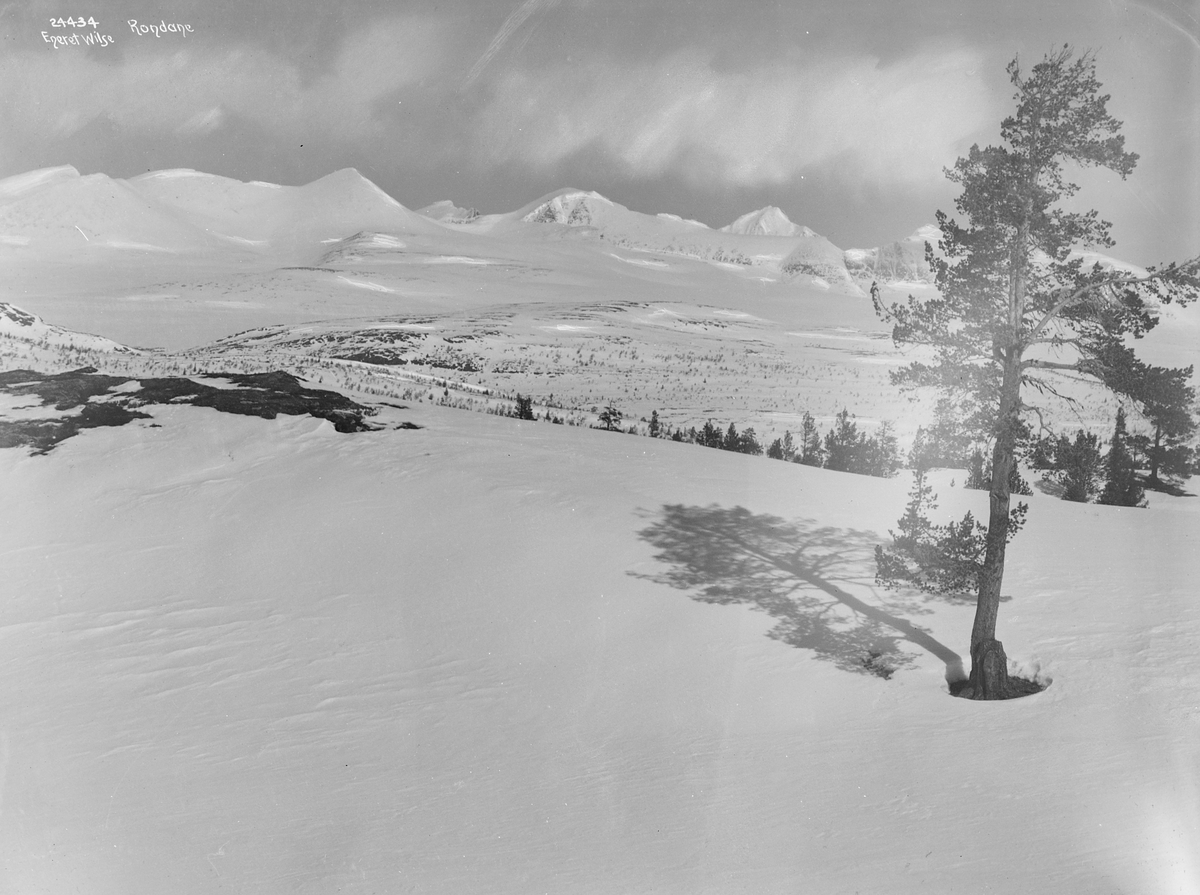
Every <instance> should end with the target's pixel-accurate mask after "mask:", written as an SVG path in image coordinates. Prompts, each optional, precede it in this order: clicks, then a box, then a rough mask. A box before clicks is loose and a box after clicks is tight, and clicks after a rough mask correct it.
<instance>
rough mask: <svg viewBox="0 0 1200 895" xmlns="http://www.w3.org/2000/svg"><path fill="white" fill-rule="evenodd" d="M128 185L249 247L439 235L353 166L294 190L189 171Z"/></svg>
mask: <svg viewBox="0 0 1200 895" xmlns="http://www.w3.org/2000/svg"><path fill="white" fill-rule="evenodd" d="M130 183H131V186H132V187H133V188H134V189H136V190H138V191H139V192H141V193H142V194H143V195H146V196H149V197H153V198H154V199H155V200H157V201H158V202H160V203H162V204H165V205H169V206H171V207H173V208H177V209H179V210H180V211H181V212H183V213H184V214H186V215H187V216H189V217H193V218H199V219H201V220H204V221H205V222H206V223H207V224H208V225H209V226H211V227H212V229H213V230H214V231H215V232H219V234H220V235H222V236H225V237H227V238H233V239H235V240H238V241H241V242H244V243H247V244H251V245H262V246H270V247H278V248H286V249H295V248H299V247H305V246H314V245H319V244H321V243H323V242H328V241H330V240H334V239H342V238H344V237H347V236H350V235H351V234H353V233H356V232H358V231H362V230H373V231H379V232H383V233H393V234H398V235H399V234H414V233H426V234H429V233H437V232H439V231H440V230H441V228H439V227H438V226H437V225H436V224H434V223H433V222H431V221H430V220H429V219H428V218H426V217H424V216H423V215H420V214H417V213H416V212H413V211H410V210H408V209H407V208H405V207H404V206H403V205H401V204H400V203H399V202H397V201H396V200H395V199H393V198H392V197H391V196H389V195H387V193H385V192H384V191H383V190H381V189H380V188H379V187H377V186H376V185H375V184H373V183H371V181H369V180H367V179H366V178H365V177H363V176H362V175H361V174H359V173H358V171H356V170H354V169H353V168H345V169H343V170H341V171H335V172H334V173H332V174H329V175H326V176H325V177H322V178H321V179H320V180H315V181H313V182H312V183H309V184H305V185H304V186H298V187H286V186H277V185H275V184H266V183H241V182H240V181H236V180H229V179H228V178H223V177H214V176H212V175H209V174H200V173H197V172H194V171H160V172H156V173H153V174H146V175H143V176H141V177H137V178H134V179H133V180H132V181H131V182H130Z"/></svg>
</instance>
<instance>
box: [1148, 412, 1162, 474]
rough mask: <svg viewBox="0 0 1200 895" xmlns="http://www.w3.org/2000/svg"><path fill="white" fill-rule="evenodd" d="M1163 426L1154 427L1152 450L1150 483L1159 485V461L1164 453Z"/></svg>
mask: <svg viewBox="0 0 1200 895" xmlns="http://www.w3.org/2000/svg"><path fill="white" fill-rule="evenodd" d="M1161 451H1162V426H1159V425H1156V426H1155V427H1154V447H1153V448H1152V449H1151V450H1150V484H1152V485H1155V486H1157V485H1159V484H1161V483H1160V482H1159V481H1158V461H1159V459H1160V458H1161V456H1162V454H1161V453H1160V452H1161Z"/></svg>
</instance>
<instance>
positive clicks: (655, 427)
mask: <svg viewBox="0 0 1200 895" xmlns="http://www.w3.org/2000/svg"><path fill="white" fill-rule="evenodd" d="M649 432H650V437H651V438H658V437H659V436H660V435H661V434H662V423H660V422H659V421H658V411H657V410H655V411H653V412H651V414H650V429H649Z"/></svg>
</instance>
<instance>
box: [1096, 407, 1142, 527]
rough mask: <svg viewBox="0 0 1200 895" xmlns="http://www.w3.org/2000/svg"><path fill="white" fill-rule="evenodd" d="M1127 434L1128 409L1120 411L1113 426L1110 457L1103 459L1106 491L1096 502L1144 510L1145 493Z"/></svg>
mask: <svg viewBox="0 0 1200 895" xmlns="http://www.w3.org/2000/svg"><path fill="white" fill-rule="evenodd" d="M1127 441H1128V433H1127V432H1126V430H1125V408H1124V407H1118V408H1117V422H1116V425H1115V426H1114V427H1113V437H1112V443H1111V444H1110V445H1109V448H1108V456H1107V457H1105V458H1104V472H1105V477H1104V490H1103V491H1101V492H1100V496H1099V497H1098V498H1097V499H1096V502H1097V503H1103V504H1108V505H1109V506H1118V507H1144V506H1145V505H1146V492H1145V490H1144V489H1143V488H1142V483H1141V482H1140V481H1138V477H1137V470H1136V469H1135V468H1134V464H1133V457H1132V456H1131V455H1130V453H1129V447H1128V445H1127V443H1126V442H1127Z"/></svg>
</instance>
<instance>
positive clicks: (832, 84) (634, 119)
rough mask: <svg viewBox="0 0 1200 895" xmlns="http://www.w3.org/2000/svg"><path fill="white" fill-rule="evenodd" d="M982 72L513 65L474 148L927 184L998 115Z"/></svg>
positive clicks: (958, 55) (535, 160)
mask: <svg viewBox="0 0 1200 895" xmlns="http://www.w3.org/2000/svg"><path fill="white" fill-rule="evenodd" d="M983 65H984V63H983V60H982V59H981V57H979V56H977V55H975V54H974V53H972V52H969V51H966V50H955V51H950V52H945V53H935V52H926V53H922V54H920V55H917V56H913V57H910V58H908V59H906V60H904V61H901V62H897V63H895V64H892V65H888V66H886V67H881V66H880V65H879V64H878V63H877V61H876V60H875V59H874V58H872V57H867V56H846V57H841V58H810V59H801V58H791V59H786V60H783V61H778V62H755V63H753V64H750V65H747V66H744V67H743V68H741V69H739V70H718V69H717V68H716V67H715V66H714V65H713V64H712V63H711V62H710V60H709V59H708V58H707V57H704V56H702V55H700V54H697V53H694V52H692V53H689V52H684V53H677V54H674V55H672V56H670V57H667V58H664V59H661V60H658V61H654V62H650V63H644V64H635V65H628V64H625V65H619V64H616V63H614V62H609V61H606V60H603V59H592V60H588V61H585V62H582V63H577V64H559V65H555V66H552V67H550V68H547V69H543V70H538V71H534V70H528V69H525V70H514V71H511V72H509V73H508V74H507V75H505V76H503V77H501V78H499V79H497V81H496V82H495V83H494V85H493V91H494V92H493V94H492V98H491V101H490V103H489V105H488V107H487V109H486V110H485V112H484V115H483V119H482V128H483V134H482V140H481V145H482V146H486V147H488V152H489V154H490V158H491V160H492V161H501V162H516V163H524V164H527V165H529V166H532V167H535V168H551V167H553V166H555V165H556V164H558V163H559V162H561V161H563V160H565V159H568V158H569V157H571V156H573V155H575V154H577V153H580V152H583V151H585V150H586V151H598V152H600V153H601V154H602V155H603V156H605V157H606V158H608V159H609V160H610V161H611V162H612V163H613V164H614V165H616V166H617V167H618V168H620V169H621V170H622V171H623V172H624V173H625V174H627V175H633V176H637V177H645V178H653V177H659V176H662V175H664V174H668V173H671V174H677V175H682V176H683V177H684V178H685V179H687V180H689V181H691V182H694V183H697V184H703V183H711V182H712V181H713V180H714V179H715V180H717V181H719V182H720V183H723V184H727V185H733V186H739V187H748V186H750V187H752V186H764V185H771V184H777V183H783V182H786V181H789V180H792V179H793V178H795V177H797V176H799V175H800V174H802V173H803V172H804V171H806V170H813V169H816V168H819V167H824V168H832V169H833V170H834V171H835V172H836V176H838V177H839V178H842V179H845V180H850V181H863V180H865V181H867V182H873V183H880V184H889V185H893V186H894V185H911V186H924V185H928V184H930V183H933V182H939V183H940V182H941V181H942V179H943V174H942V168H943V166H945V165H948V164H951V163H952V162H953V160H954V158H955V157H956V155H957V154H959V153H960V152H961V151H962V149H963V148H964V144H965V143H968V142H969V141H970V139H972V137H973V135H975V134H977V133H978V132H979V131H980V130H981V129H985V128H986V129H994V126H995V122H997V121H998V120H999V114H1000V113H999V107H998V106H997V105H996V102H995V100H994V98H993V97H992V96H991V95H990V93H989V91H988V90H987V88H986V85H985V83H984V79H983V76H982V74H981V73H980V72H981V68H982V67H983Z"/></svg>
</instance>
